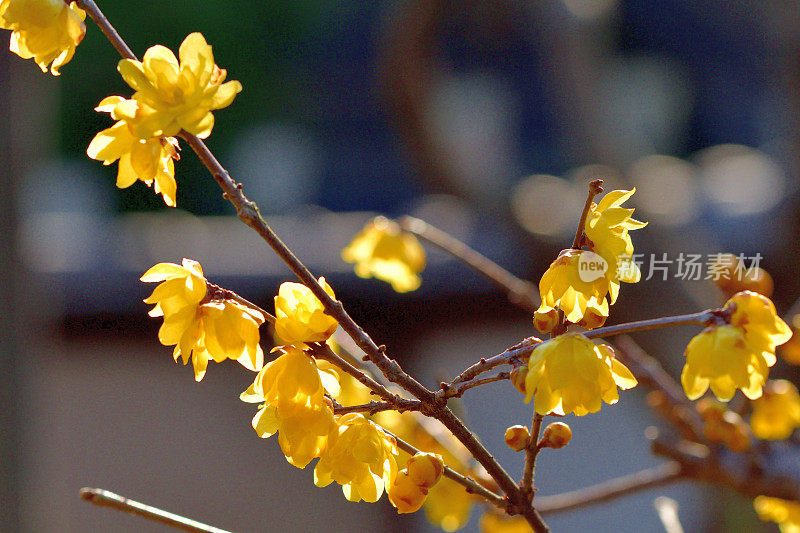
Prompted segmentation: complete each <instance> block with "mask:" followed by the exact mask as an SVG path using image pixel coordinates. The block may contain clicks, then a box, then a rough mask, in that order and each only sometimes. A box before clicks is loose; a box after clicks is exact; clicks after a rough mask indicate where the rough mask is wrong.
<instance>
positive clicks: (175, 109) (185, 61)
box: [116, 33, 242, 139]
mask: <svg viewBox="0 0 800 533" xmlns="http://www.w3.org/2000/svg"><path fill="white" fill-rule="evenodd" d="M178 55H179V57H180V61H178V59H177V58H176V57H175V54H173V53H172V51H171V50H169V49H168V48H166V47H164V46H161V45H157V46H152V47H150V48H148V49H147V51H146V52H145V53H144V58H143V61H135V60H133V59H123V60H122V61H120V62H119V65H118V67H117V70H119V72H120V74H121V75H122V78H123V79H124V80H125V82H126V83H127V84H128V85H130V86H131V88H133V90H134V91H136V92H135V93H134V95H133V101H127V102H125V103H123V104H121V105H119V106H117V109H116V112H117V114H118V115H119V116H120V118H122V119H123V120H125V121H127V122H128V123H129V124H130V125H131V127H132V128H133V131H134V134H135V135H136V136H137V137H139V138H140V139H148V138H150V137H156V136H173V135H177V134H178V132H179V131H180V130H181V129H184V130H186V131H188V132H189V133H193V134H195V135H197V136H198V137H200V138H202V139H205V138H206V137H208V136H209V135H210V134H211V129H212V128H213V127H214V115H213V114H211V111H213V110H215V109H222V108H224V107H227V106H229V105H230V104H231V102H233V99H234V97H235V96H236V95H237V94H238V93H239V92H240V91H241V90H242V84H241V83H239V82H238V81H229V82H227V83H223V82H224V81H225V77H226V76H227V73H226V72H225V70H224V69H220V68H219V67H218V66H217V65H216V64H214V54H213V53H212V52H211V46H210V45H208V44H207V43H206V40H205V38H204V37H203V36H202V34H200V33H191V34H189V35H188V36H187V37H186V39H184V40H183V43H181V46H180V50H179V51H178Z"/></svg>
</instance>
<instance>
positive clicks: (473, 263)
mask: <svg viewBox="0 0 800 533" xmlns="http://www.w3.org/2000/svg"><path fill="white" fill-rule="evenodd" d="M397 222H398V224H400V227H401V228H402V229H403V230H404V231H407V232H409V233H413V234H414V235H416V236H417V237H419V238H420V239H422V240H424V241H426V242H428V243H430V244H432V245H434V246H436V247H437V248H439V249H441V250H444V251H445V252H447V253H449V254H450V255H452V256H453V257H455V258H456V259H458V260H459V261H461V262H462V263H464V264H465V265H467V266H468V267H470V268H472V269H473V270H475V271H476V272H478V273H479V274H481V275H483V276H484V277H486V278H487V279H488V280H489V281H491V282H492V283H494V284H495V285H497V286H498V287H499V288H500V289H502V290H503V291H505V292H506V294H507V295H508V299H509V301H510V302H511V303H513V304H514V305H517V306H519V307H521V308H523V309H525V310H526V311H530V312H531V313H532V312H534V311H536V309H538V308H539V292H538V290H537V288H536V285H534V284H533V283H530V282H528V281H525V280H523V279H520V278H518V277H517V276H515V275H514V274H512V273H511V272H509V271H508V270H506V269H504V268H503V267H501V266H500V265H498V264H497V263H495V262H494V261H492V260H491V259H489V258H488V257H486V256H484V255H482V254H480V253H478V252H477V251H475V250H473V249H472V248H470V247H469V246H467V245H466V244H465V243H463V242H461V241H459V240H458V239H456V238H454V237H452V236H451V235H450V234H448V233H446V232H444V231H442V230H440V229H438V228H435V227H433V226H431V225H430V224H428V223H427V222H425V221H424V220H420V219H418V218H414V217H410V216H404V217H400V218H399V219H398V220H397Z"/></svg>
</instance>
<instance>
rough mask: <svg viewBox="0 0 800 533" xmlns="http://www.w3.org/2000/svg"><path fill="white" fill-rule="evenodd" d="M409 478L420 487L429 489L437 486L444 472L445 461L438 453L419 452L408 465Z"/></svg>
mask: <svg viewBox="0 0 800 533" xmlns="http://www.w3.org/2000/svg"><path fill="white" fill-rule="evenodd" d="M406 470H408V477H410V478H411V480H412V481H413V482H414V483H415V484H416V485H417V486H418V487H422V488H425V489H429V488H431V487H433V486H434V485H436V482H437V481H439V478H441V477H442V472H443V471H444V461H443V460H442V456H441V455H439V454H437V453H425V452H419V453H418V454H416V455H415V456H414V457H412V458H411V459H409V460H408V462H407V463H406Z"/></svg>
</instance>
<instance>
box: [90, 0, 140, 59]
mask: <svg viewBox="0 0 800 533" xmlns="http://www.w3.org/2000/svg"><path fill="white" fill-rule="evenodd" d="M75 3H76V4H77V5H78V7H79V8H81V9H83V10H84V11H86V14H87V15H89V18H91V19H92V20H93V21H94V23H95V24H97V27H98V28H100V31H102V32H103V34H104V35H105V36H106V39H108V42H110V43H111V45H112V46H113V47H114V48H116V50H117V52H119V55H121V56H122V57H124V58H125V59H133V60H134V61H138V60H137V58H136V54H134V53H133V51H132V50H131V49H130V48H129V47H128V44H127V43H126V42H125V41H124V40H122V37H120V35H119V33H117V29H116V28H114V26H112V25H111V22H109V20H108V19H107V18H106V16H105V15H104V14H103V12H102V11H100V8H99V7H97V4H95V3H94V1H93V0H76V1H75Z"/></svg>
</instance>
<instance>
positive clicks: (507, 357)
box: [437, 337, 542, 394]
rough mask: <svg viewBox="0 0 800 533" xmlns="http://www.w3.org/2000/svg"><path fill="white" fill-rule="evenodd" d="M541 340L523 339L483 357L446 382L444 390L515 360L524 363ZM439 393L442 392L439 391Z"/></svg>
mask: <svg viewBox="0 0 800 533" xmlns="http://www.w3.org/2000/svg"><path fill="white" fill-rule="evenodd" d="M540 342H542V341H541V339H538V338H536V337H528V338H527V339H524V340H522V342H519V343H517V344H515V345H514V346H512V347H510V348H507V349H506V350H503V351H502V352H500V353H499V354H497V355H494V356H492V357H489V358H488V359H487V358H483V357H482V358H481V360H480V361H478V362H477V363H475V364H473V365H471V366H469V367H467V368H466V370H464V371H463V372H461V373H460V374H459V375H458V376H456V377H455V378H454V379H453V380H452V381H451V382H450V383H445V384H444V386H442V390H444V389H450V388H452V387H454V386H456V385H457V384H459V383H464V382H466V381H469V380H471V379H474V378H475V377H477V376H479V375H480V374H483V373H484V372H488V371H489V370H491V369H493V368H496V367H498V366H500V365H507V364H513V363H514V362H518V363H519V364H522V359H521V358H522V357H525V356H527V355H530V353H531V352H532V351H533V349H534V348H535V347H536V345H537V344H539V343H540ZM437 394H441V393H440V392H439V393H437Z"/></svg>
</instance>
